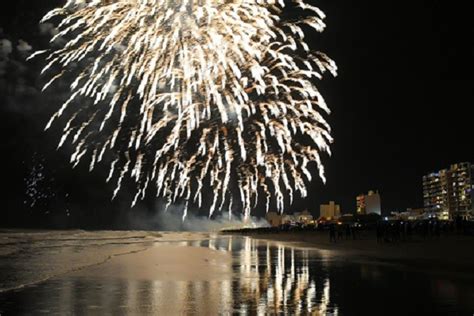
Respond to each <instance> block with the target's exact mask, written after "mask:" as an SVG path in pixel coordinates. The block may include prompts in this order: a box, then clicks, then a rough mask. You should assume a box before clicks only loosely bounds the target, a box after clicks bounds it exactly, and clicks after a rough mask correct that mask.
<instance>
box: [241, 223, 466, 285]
mask: <svg viewBox="0 0 474 316" xmlns="http://www.w3.org/2000/svg"><path fill="white" fill-rule="evenodd" d="M232 234H237V235H243V236H248V237H251V238H254V239H260V240H267V241H274V242H283V243H286V244H289V245H292V246H296V247H303V248H314V249H320V250H331V252H332V253H333V254H336V255H338V256H340V257H341V256H342V257H346V258H347V260H353V259H357V260H364V261H365V260H367V261H376V262H379V263H386V264H394V265H401V266H403V267H404V268H414V269H422V270H424V271H428V272H429V271H432V272H436V273H447V274H460V275H463V276H466V277H470V278H474V237H472V236H463V235H455V234H450V235H442V236H441V237H439V238H436V237H432V238H422V237H420V236H417V235H415V236H412V238H411V239H409V240H401V241H398V242H389V243H387V242H379V243H378V242H377V240H376V238H375V232H371V231H366V232H362V234H361V235H360V236H359V238H358V239H356V240H352V239H346V238H345V237H344V238H342V239H338V240H337V242H336V243H334V242H330V241H329V233H328V232H325V231H322V232H321V231H294V232H288V231H287V232H285V231H282V232H278V233H252V232H245V233H232Z"/></svg>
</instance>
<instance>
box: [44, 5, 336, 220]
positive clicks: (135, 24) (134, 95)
mask: <svg viewBox="0 0 474 316" xmlns="http://www.w3.org/2000/svg"><path fill="white" fill-rule="evenodd" d="M288 5H291V8H292V12H295V9H297V10H298V12H299V15H298V20H297V21H291V19H290V18H282V16H283V14H284V12H285V10H286V8H285V3H284V1H283V0H281V1H276V0H260V1H257V0H115V1H113V0H87V1H85V0H69V1H68V2H67V3H66V4H65V6H64V7H62V8H58V9H55V10H53V11H51V12H50V13H48V14H47V15H46V16H45V17H44V19H43V22H49V21H55V20H56V19H59V20H60V21H61V22H60V23H59V25H58V29H59V32H58V34H57V35H56V36H55V37H54V38H53V39H52V41H55V40H57V39H58V38H62V39H63V40H65V41H66V44H65V45H64V46H63V47H62V48H60V49H58V50H54V51H52V52H50V51H43V52H38V53H37V54H35V55H38V54H42V53H48V57H47V65H46V66H45V68H44V69H43V73H52V75H50V78H51V80H50V81H49V82H48V83H47V84H46V85H45V87H44V88H45V89H46V88H48V87H49V86H51V85H52V84H54V82H55V81H56V80H58V79H60V78H63V79H67V78H70V76H74V78H73V79H72V80H71V84H70V89H71V95H70V97H69V99H68V100H67V101H66V102H65V103H64V104H63V105H62V107H61V108H60V109H59V110H58V111H57V112H56V113H55V114H54V115H53V116H52V118H51V120H50V122H49V123H48V124H47V128H49V127H50V126H51V124H52V123H53V122H54V121H55V120H56V119H58V118H60V117H62V116H66V117H67V122H66V124H65V127H64V134H63V137H62V138H61V140H60V143H59V147H60V146H62V145H63V144H64V143H65V142H71V143H72V144H73V145H74V146H75V150H74V152H73V154H72V156H71V163H72V164H73V165H77V164H78V163H79V162H80V161H81V160H82V159H83V158H84V157H90V170H93V169H94V167H95V166H96V164H97V163H100V162H101V161H104V160H105V159H104V156H105V155H107V154H110V155H113V157H114V158H112V159H110V161H111V163H110V173H109V176H108V179H107V181H112V180H115V181H116V190H115V192H114V197H115V196H116V194H117V193H118V192H119V190H120V188H121V186H122V182H123V180H124V179H125V178H127V179H128V178H130V179H132V180H133V181H134V182H136V184H137V188H138V189H137V194H136V196H135V199H134V201H133V204H135V203H136V202H137V200H138V199H143V198H144V197H145V192H147V191H148V189H149V188H151V187H153V186H154V187H155V188H156V195H157V196H161V197H165V198H167V200H168V201H169V204H171V203H174V202H176V201H177V200H184V201H185V203H186V206H187V205H188V204H189V203H196V204H197V205H198V206H199V207H201V206H202V204H203V195H205V194H206V191H207V190H209V189H210V191H211V193H212V194H211V199H210V203H209V209H210V215H212V214H213V213H214V212H215V211H216V210H221V211H222V210H223V209H224V208H228V209H229V211H230V212H231V209H232V207H233V206H234V207H235V205H237V201H240V202H241V207H242V209H243V211H244V214H245V216H246V217H248V216H249V215H250V212H251V210H252V208H254V207H255V206H256V205H257V203H258V201H259V195H262V194H263V199H264V200H265V201H266V207H267V211H268V208H269V207H270V203H271V201H272V200H274V201H275V203H276V207H277V208H278V209H279V210H282V209H283V208H284V205H285V202H288V203H291V202H292V200H293V195H294V194H295V193H299V194H300V195H301V196H303V197H304V196H306V195H307V189H306V185H307V183H308V182H309V181H311V179H312V172H311V168H314V166H313V167H311V164H314V165H315V166H316V168H317V169H318V170H319V176H320V177H321V178H322V179H323V181H324V180H325V179H324V168H323V165H322V163H321V159H320V153H321V152H328V153H330V148H329V144H330V143H331V142H332V138H331V136H330V127H329V125H328V123H327V122H326V121H325V119H324V117H323V115H321V113H320V112H326V113H329V109H328V107H327V106H326V104H325V102H324V99H323V97H322V96H321V94H320V93H319V91H318V89H317V87H316V86H315V84H314V81H315V79H320V78H321V77H322V74H323V73H324V72H326V71H327V70H329V71H330V72H331V73H333V74H334V75H335V74H336V69H337V68H336V65H335V64H334V62H333V61H332V60H331V59H329V58H328V57H327V56H326V55H325V54H323V53H320V52H314V53H313V52H311V51H310V49H309V47H308V45H307V44H306V42H305V40H304V36H305V32H304V31H305V30H308V29H313V30H316V31H319V32H321V31H323V30H324V28H325V24H324V21H323V20H324V13H323V12H321V11H320V10H319V9H318V8H316V7H314V6H311V5H308V4H306V3H304V2H303V0H292V1H291V4H288ZM204 199H205V200H206V201H207V199H206V198H204Z"/></svg>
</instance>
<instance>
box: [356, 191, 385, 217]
mask: <svg viewBox="0 0 474 316" xmlns="http://www.w3.org/2000/svg"><path fill="white" fill-rule="evenodd" d="M356 203H357V214H360V215H364V214H378V215H382V207H381V202H380V194H379V192H378V191H369V193H368V194H360V195H358V196H357V197H356Z"/></svg>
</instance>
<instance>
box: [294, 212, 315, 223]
mask: <svg viewBox="0 0 474 316" xmlns="http://www.w3.org/2000/svg"><path fill="white" fill-rule="evenodd" d="M295 217H296V221H297V222H298V223H300V224H303V225H309V224H311V223H312V222H313V215H311V213H310V212H308V211H307V210H305V211H303V212H301V213H295Z"/></svg>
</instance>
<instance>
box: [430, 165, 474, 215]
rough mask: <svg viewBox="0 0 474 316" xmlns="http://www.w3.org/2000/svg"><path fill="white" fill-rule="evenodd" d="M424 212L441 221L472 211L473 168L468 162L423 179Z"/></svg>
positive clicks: (473, 202)
mask: <svg viewBox="0 0 474 316" xmlns="http://www.w3.org/2000/svg"><path fill="white" fill-rule="evenodd" d="M423 203H424V208H425V212H427V213H429V214H432V215H435V216H437V217H438V218H441V219H449V218H453V217H454V216H456V215H463V214H464V213H466V212H468V211H472V208H473V205H474V166H473V165H471V164H470V163H468V162H463V163H458V164H454V165H451V166H450V167H449V169H443V170H440V171H438V172H433V173H430V174H428V175H426V176H424V177H423Z"/></svg>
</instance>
